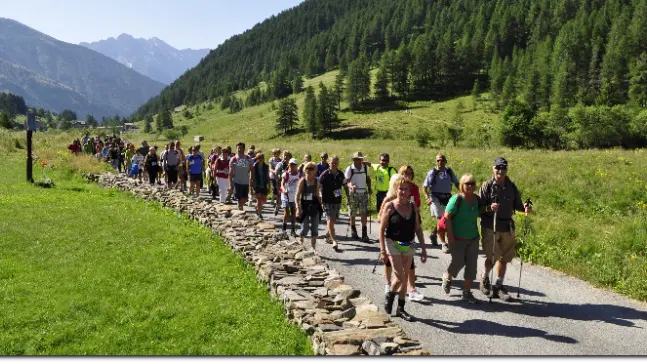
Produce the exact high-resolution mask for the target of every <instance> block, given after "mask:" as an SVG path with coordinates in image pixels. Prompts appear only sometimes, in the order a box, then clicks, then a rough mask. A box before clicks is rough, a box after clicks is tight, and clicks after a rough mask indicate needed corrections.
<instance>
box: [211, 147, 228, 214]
mask: <svg viewBox="0 0 647 364" xmlns="http://www.w3.org/2000/svg"><path fill="white" fill-rule="evenodd" d="M230 153H231V147H229V146H227V147H224V148H222V151H221V153H220V156H219V157H218V158H217V159H216V160H215V162H214V163H213V171H214V172H215V176H216V183H217V184H218V195H220V202H222V203H225V202H226V201H227V195H228V193H227V192H228V191H229V154H230Z"/></svg>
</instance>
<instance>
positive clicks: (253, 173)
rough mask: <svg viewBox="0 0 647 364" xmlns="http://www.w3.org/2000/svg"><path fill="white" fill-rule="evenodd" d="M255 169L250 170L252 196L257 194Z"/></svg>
mask: <svg viewBox="0 0 647 364" xmlns="http://www.w3.org/2000/svg"><path fill="white" fill-rule="evenodd" d="M254 169H255V168H254V167H252V168H250V169H249V188H250V189H251V191H252V194H255V192H254V186H256V184H254V177H255V173H256V172H255V171H254Z"/></svg>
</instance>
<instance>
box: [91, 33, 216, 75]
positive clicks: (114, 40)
mask: <svg viewBox="0 0 647 364" xmlns="http://www.w3.org/2000/svg"><path fill="white" fill-rule="evenodd" d="M79 45H80V46H82V47H86V48H88V49H92V50H94V51H96V52H99V53H101V54H103V55H105V56H107V57H110V58H112V59H114V60H116V61H118V62H119V63H121V64H123V65H125V66H127V67H129V68H131V69H133V70H135V71H137V72H139V73H141V74H143V75H145V76H147V77H150V78H152V79H154V80H156V81H158V82H161V83H163V84H165V85H168V84H171V83H172V82H173V81H175V80H176V79H177V78H178V77H180V76H181V75H182V74H183V73H184V72H186V71H187V70H189V69H191V68H193V67H194V66H195V65H197V64H198V63H199V62H200V60H201V59H202V58H204V57H206V56H207V54H209V52H210V51H211V50H210V49H207V48H203V49H191V48H184V49H177V48H175V47H173V46H171V45H170V44H168V43H166V42H165V41H163V40H162V39H160V38H157V37H152V38H148V39H145V38H135V37H134V36H132V35H130V34H128V33H121V34H119V35H118V36H117V37H109V38H107V39H103V40H99V41H95V42H81V43H79Z"/></svg>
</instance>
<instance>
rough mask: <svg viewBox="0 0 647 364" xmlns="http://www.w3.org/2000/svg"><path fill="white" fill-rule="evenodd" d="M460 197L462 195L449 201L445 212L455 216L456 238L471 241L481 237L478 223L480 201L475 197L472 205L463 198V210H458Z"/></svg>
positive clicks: (453, 219) (453, 229)
mask: <svg viewBox="0 0 647 364" xmlns="http://www.w3.org/2000/svg"><path fill="white" fill-rule="evenodd" d="M458 196H461V195H458V194H456V195H454V196H452V198H450V199H449V202H448V203H447V207H446V208H445V211H446V212H449V213H451V214H452V215H454V216H453V218H452V232H453V233H454V237H456V238H460V239H464V240H471V239H474V238H476V237H478V236H479V228H478V225H477V223H476V221H477V219H478V217H479V200H478V197H477V196H476V195H474V200H473V201H472V205H470V204H469V202H467V200H466V199H465V198H464V197H463V196H461V198H462V199H463V200H462V201H461V208H460V209H458V202H457V201H458ZM457 210H458V211H457Z"/></svg>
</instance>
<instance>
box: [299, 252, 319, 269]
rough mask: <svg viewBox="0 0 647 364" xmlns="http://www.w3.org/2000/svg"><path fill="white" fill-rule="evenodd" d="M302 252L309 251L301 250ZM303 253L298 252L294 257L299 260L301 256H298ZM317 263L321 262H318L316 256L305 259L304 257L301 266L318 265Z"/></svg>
mask: <svg viewBox="0 0 647 364" xmlns="http://www.w3.org/2000/svg"><path fill="white" fill-rule="evenodd" d="M301 253H307V252H301ZM301 253H297V254H296V255H295V256H294V259H297V260H298V259H299V258H298V257H297V256H298V255H299V254H301ZM317 264H319V262H317V261H316V260H315V259H314V258H305V259H303V261H302V262H301V266H302V267H316V266H317Z"/></svg>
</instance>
